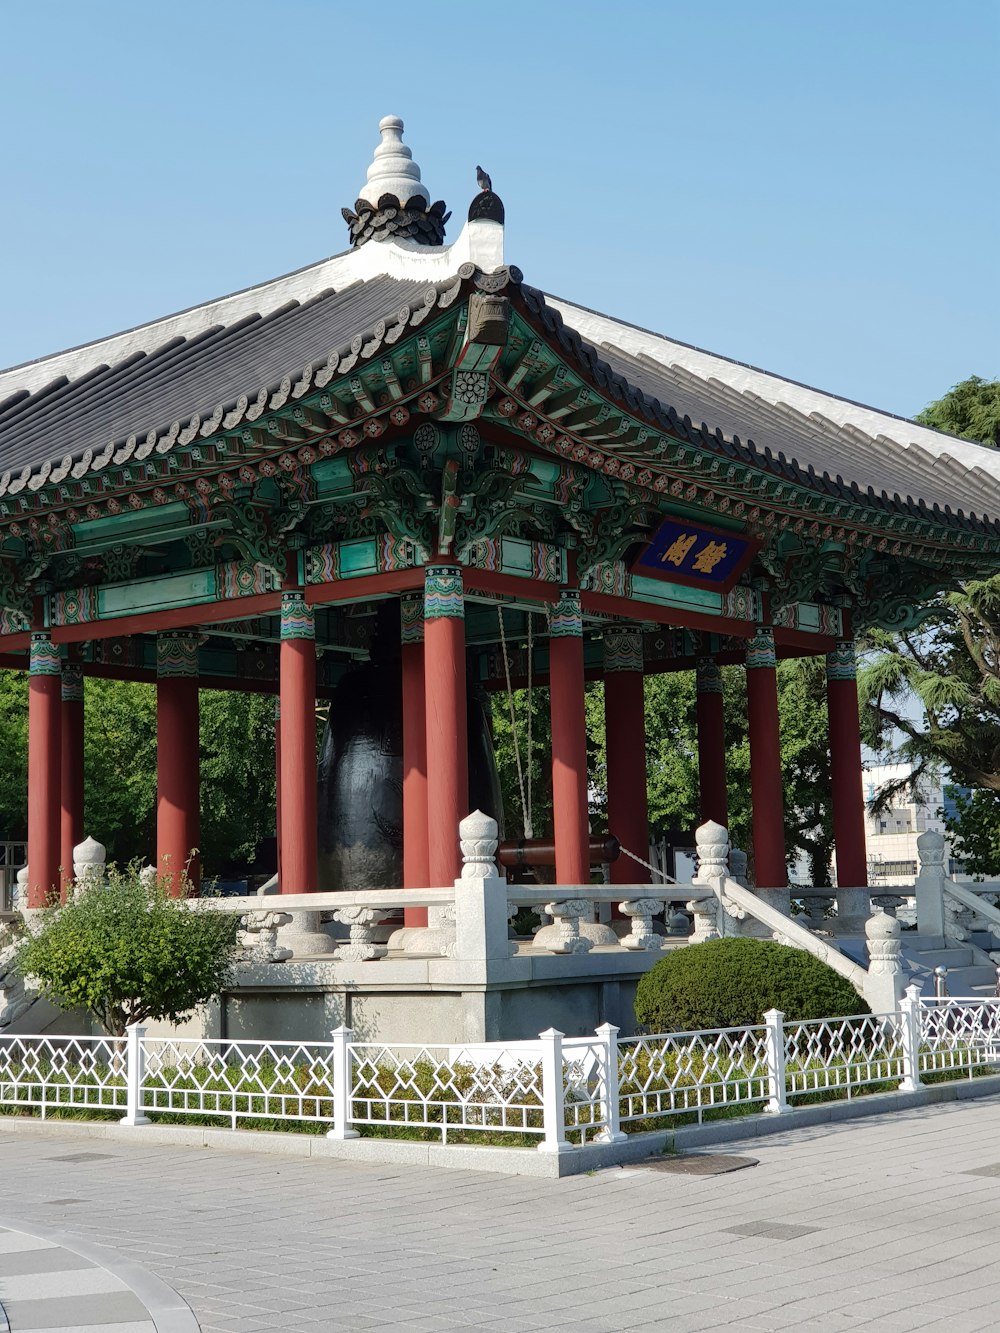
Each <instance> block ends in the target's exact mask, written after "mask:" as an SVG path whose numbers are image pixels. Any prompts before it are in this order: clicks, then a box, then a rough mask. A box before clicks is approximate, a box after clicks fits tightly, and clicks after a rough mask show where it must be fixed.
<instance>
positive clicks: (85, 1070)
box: [0, 1036, 125, 1117]
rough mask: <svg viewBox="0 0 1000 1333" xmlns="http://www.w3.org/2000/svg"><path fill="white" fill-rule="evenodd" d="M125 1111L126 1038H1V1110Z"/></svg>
mask: <svg viewBox="0 0 1000 1333" xmlns="http://www.w3.org/2000/svg"><path fill="white" fill-rule="evenodd" d="M27 1107H37V1108H39V1109H40V1111H41V1114H42V1116H43V1117H44V1116H46V1115H48V1114H49V1113H50V1112H51V1111H53V1110H56V1109H57V1108H59V1107H74V1108H77V1109H85V1110H93V1111H100V1110H116V1109H118V1108H121V1110H123V1111H124V1109H125V1039H124V1038H123V1037H122V1038H118V1037H16V1036H9V1037H0V1110H2V1111H3V1113H5V1114H7V1115H12V1114H13V1115H16V1114H17V1112H18V1110H19V1109H20V1108H27Z"/></svg>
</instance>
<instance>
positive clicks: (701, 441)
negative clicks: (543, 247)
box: [515, 284, 1000, 539]
mask: <svg viewBox="0 0 1000 1333" xmlns="http://www.w3.org/2000/svg"><path fill="white" fill-rule="evenodd" d="M515 301H516V303H517V305H518V307H519V308H520V309H521V311H522V312H523V314H524V315H525V317H526V318H527V320H528V322H529V323H530V324H531V326H532V327H533V328H534V329H535V331H536V332H537V333H538V335H539V337H540V338H542V339H543V340H544V341H545V342H547V343H548V345H549V346H550V347H551V348H552V349H553V351H554V352H556V353H557V354H558V355H559V356H560V357H562V358H564V359H565V361H566V362H567V364H568V365H571V366H572V367H574V368H575V369H576V370H578V372H579V373H580V374H581V378H583V379H584V380H586V381H587V383H589V384H590V385H591V386H592V387H593V388H594V389H595V390H596V392H597V393H598V394H600V395H601V396H603V397H604V398H606V399H607V400H608V401H609V402H611V403H613V404H615V405H616V406H618V407H619V408H620V410H622V411H624V412H626V413H628V414H629V415H631V416H633V417H634V418H635V419H636V420H637V421H641V422H643V423H645V424H647V425H650V426H652V427H654V428H655V429H656V430H660V431H664V432H666V433H668V434H670V435H672V436H673V437H675V438H676V439H679V440H681V441H683V442H685V443H688V444H690V445H692V446H694V447H695V448H697V449H699V450H701V451H703V452H705V453H707V454H709V455H715V456H716V457H719V458H722V459H726V460H729V461H732V462H736V463H739V464H742V465H744V466H747V467H751V468H755V469H757V470H759V471H761V472H764V473H767V474H769V475H770V476H773V477H775V478H778V479H780V480H783V481H787V482H790V483H792V484H793V485H795V486H798V487H802V488H805V489H807V490H810V491H813V492H814V493H816V494H818V495H821V496H827V497H829V498H831V499H833V500H836V501H839V502H842V503H844V504H848V505H860V506H862V507H863V508H865V509H868V510H875V511H880V512H883V513H891V514H898V515H900V516H904V517H908V518H913V519H916V520H918V521H921V522H923V523H933V524H936V525H939V526H941V527H945V528H947V529H949V530H951V531H956V530H960V531H965V532H969V533H977V534H982V535H984V536H987V537H989V538H991V539H996V538H998V537H1000V520H997V519H994V518H991V517H990V516H989V515H988V514H982V515H976V514H972V513H967V512H966V511H965V509H964V507H963V508H953V507H952V506H951V505H949V504H944V505H940V504H938V503H936V502H932V503H930V504H928V503H927V502H926V501H925V500H923V499H922V498H917V499H915V498H914V497H913V496H912V495H906V496H903V495H901V494H900V493H899V492H897V491H894V492H892V493H891V494H890V493H889V492H888V491H887V490H885V489H883V490H881V491H878V490H876V489H875V487H874V486H871V485H869V486H866V487H864V488H862V487H861V486H860V485H859V484H858V483H857V482H856V481H854V480H852V479H850V478H845V477H844V476H843V475H841V474H838V475H836V476H831V475H830V473H829V472H827V471H825V470H823V471H818V470H817V469H816V467H815V466H813V465H812V464H805V465H803V464H801V463H799V461H798V460H797V458H796V457H794V456H792V457H789V456H788V455H786V454H785V453H784V452H783V451H774V450H772V449H771V448H769V447H768V446H767V445H763V446H758V445H757V444H756V443H755V442H754V440H753V439H752V438H747V439H745V440H744V439H743V438H741V436H740V435H738V434H727V433H726V432H725V431H724V430H723V428H722V426H721V425H720V424H715V425H713V424H712V423H710V422H705V421H702V422H700V423H696V422H694V421H692V419H691V417H690V416H688V415H686V414H685V415H682V414H680V413H679V412H678V411H677V410H676V408H675V407H674V406H673V405H672V404H671V403H666V402H663V401H662V400H661V399H660V398H659V397H657V396H654V395H652V394H650V393H648V392H645V391H644V390H643V389H641V388H639V387H637V386H636V385H635V384H633V383H632V382H630V380H629V379H628V378H627V377H626V376H625V375H623V374H621V373H620V372H619V371H618V370H616V369H615V368H614V367H613V366H612V365H611V364H610V362H609V361H608V359H607V357H606V355H604V354H603V353H602V350H601V349H599V348H598V347H596V346H594V345H593V344H592V343H590V342H588V341H587V340H586V339H585V338H584V337H583V336H582V335H581V334H580V333H579V332H578V331H577V330H576V329H574V328H573V327H571V326H570V325H569V324H567V323H566V321H565V319H564V318H563V316H562V314H561V313H560V312H559V311H558V310H556V309H554V308H553V307H552V306H551V305H550V304H549V303H548V301H547V300H546V298H545V296H544V294H543V293H542V292H540V291H538V290H536V289H535V288H532V287H529V286H527V285H526V284H524V285H522V286H520V288H519V290H518V292H517V295H516V296H515ZM831 401H832V400H831ZM870 443H871V444H872V445H874V443H875V441H874V440H872V441H870ZM955 443H956V445H959V446H960V445H961V444H962V443H963V442H960V441H956V442H955ZM864 444H865V442H864V441H859V447H864ZM968 447H970V448H975V446H968ZM902 452H903V450H902V448H900V453H902ZM959 466H960V468H961V470H960V472H959V475H958V477H957V478H955V480H956V481H957V482H958V483H959V484H960V483H961V481H963V480H964V481H965V484H966V485H968V487H969V489H970V492H971V490H972V488H973V487H974V486H975V485H976V478H975V476H974V475H973V473H974V471H975V469H972V468H968V469H967V468H964V467H961V465H959Z"/></svg>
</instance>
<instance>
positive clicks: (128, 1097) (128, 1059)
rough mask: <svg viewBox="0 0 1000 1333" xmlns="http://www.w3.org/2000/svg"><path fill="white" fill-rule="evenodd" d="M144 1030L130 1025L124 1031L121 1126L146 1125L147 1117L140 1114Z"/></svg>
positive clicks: (148, 1120) (144, 1064)
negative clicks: (123, 1087) (123, 1079)
mask: <svg viewBox="0 0 1000 1333" xmlns="http://www.w3.org/2000/svg"><path fill="white" fill-rule="evenodd" d="M145 1035H146V1029H145V1028H144V1027H143V1025H142V1024H141V1023H130V1024H129V1025H128V1027H127V1029H126V1031H125V1114H124V1115H123V1116H122V1118H121V1120H120V1121H119V1122H118V1123H119V1124H121V1125H131V1126H132V1127H133V1128H135V1127H136V1126H138V1125H148V1124H151V1123H152V1122H151V1121H150V1119H149V1116H145V1115H143V1114H142V1078H143V1074H144V1073H145V1069H146V1052H145V1051H144V1050H143V1045H142V1042H143V1038H144V1037H145Z"/></svg>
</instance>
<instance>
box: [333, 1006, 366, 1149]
mask: <svg viewBox="0 0 1000 1333" xmlns="http://www.w3.org/2000/svg"><path fill="white" fill-rule="evenodd" d="M330 1035H331V1036H332V1038H333V1129H331V1130H328V1131H327V1135H326V1137H327V1138H328V1139H356V1138H359V1137H360V1135H359V1134H358V1131H357V1130H356V1129H351V1128H350V1121H351V1083H352V1081H353V1075H354V1070H353V1065H354V1061H353V1060H352V1059H351V1043H352V1042H353V1041H354V1030H353V1028H349V1027H345V1026H344V1024H343V1023H341V1025H340V1027H339V1028H334V1029H333V1032H332V1033H331V1034H330Z"/></svg>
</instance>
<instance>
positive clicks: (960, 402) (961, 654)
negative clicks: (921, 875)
mask: <svg viewBox="0 0 1000 1333" xmlns="http://www.w3.org/2000/svg"><path fill="white" fill-rule="evenodd" d="M917 420H918V421H920V422H922V423H923V424H924V425H927V426H934V427H936V428H937V429H939V430H946V431H949V432H950V433H952V434H954V435H960V436H962V437H963V438H965V439H968V440H974V441H976V442H978V443H980V444H986V445H994V446H995V445H997V444H1000V380H989V381H988V380H984V379H981V378H980V377H979V376H978V375H972V376H970V377H969V378H968V379H966V380H963V381H962V382H961V383H960V384H956V385H955V387H954V388H953V389H951V390H950V391H949V392H948V393H946V394H945V395H944V397H943V398H940V399H938V400H937V401H936V402H934V403H931V404H930V406H929V407H927V408H926V409H925V410H924V411H923V412H921V413H920V415H919V416H918V417H917ZM867 647H868V649H869V652H868V654H867V660H866V662H865V665H864V667H863V669H862V671H861V672H860V673H859V678H858V687H859V693H860V696H861V698H862V701H863V704H864V712H863V724H864V726H863V729H864V738H865V740H866V742H867V743H868V745H869V746H870V747H871V748H872V749H875V750H878V751H887V750H891V751H892V752H894V754H895V757H896V758H898V759H899V760H900V761H902V762H904V763H907V764H909V765H911V766H912V770H913V774H912V777H911V778H910V779H901V780H900V781H899V782H896V783H890V784H887V785H886V786H885V787H883V789H882V791H881V792H880V793H879V794H878V796H877V797H876V800H875V802H874V803H873V807H872V808H873V810H878V809H884V808H885V807H887V806H888V805H889V804H891V802H892V801H893V800H894V799H895V798H896V797H897V796H898V795H899V794H900V792H901V790H902V789H904V788H907V787H913V786H915V785H916V783H917V782H918V781H919V779H920V778H921V777H922V776H923V775H924V774H925V773H926V772H928V771H929V770H937V771H940V770H941V769H944V770H945V771H946V773H947V774H949V775H950V776H951V777H953V778H954V779H955V780H956V781H957V782H958V783H960V784H962V785H964V786H968V787H971V788H973V789H976V790H974V794H973V796H972V797H971V798H970V799H968V800H963V801H960V802H959V805H958V814H957V816H954V817H952V818H951V820H950V822H949V831H950V832H951V834H952V836H953V838H954V839H956V840H957V850H958V851H959V854H960V855H961V856H963V857H964V858H965V859H966V861H967V863H968V864H970V865H973V866H975V867H976V868H977V869H979V870H981V871H982V872H983V873H996V872H998V871H1000V815H998V813H997V812H998V807H1000V802H998V801H997V800H994V799H993V794H994V793H1000V574H996V575H992V576H990V577H987V578H984V579H970V580H965V581H962V582H958V581H956V584H955V586H954V587H953V588H952V590H951V591H949V592H944V593H942V594H941V595H940V596H939V597H938V598H937V599H936V601H935V603H934V606H933V610H932V613H931V614H930V615H929V616H928V617H927V618H926V619H925V620H924V622H923V624H922V626H921V628H920V630H919V631H916V632H911V633H902V634H895V633H888V632H886V631H883V630H872V631H870V632H869V634H868V635H867ZM914 704H916V709H915V708H914ZM991 847H992V848H995V849H996V850H993V851H991V850H990V849H991Z"/></svg>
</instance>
